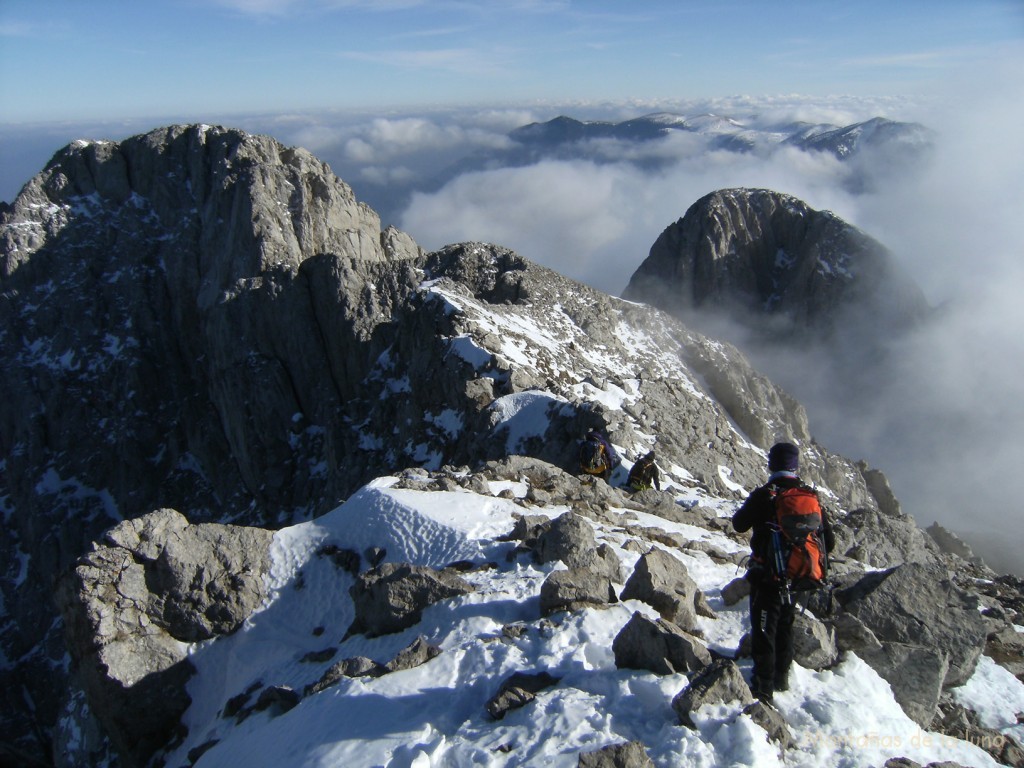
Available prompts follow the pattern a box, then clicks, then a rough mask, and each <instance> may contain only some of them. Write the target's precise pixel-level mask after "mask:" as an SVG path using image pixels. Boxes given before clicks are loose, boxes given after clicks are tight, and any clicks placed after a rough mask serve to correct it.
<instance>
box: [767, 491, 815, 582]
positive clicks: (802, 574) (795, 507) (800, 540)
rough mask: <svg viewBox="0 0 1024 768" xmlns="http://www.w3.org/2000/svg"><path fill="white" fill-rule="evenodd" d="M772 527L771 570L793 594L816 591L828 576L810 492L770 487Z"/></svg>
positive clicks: (813, 500)
mask: <svg viewBox="0 0 1024 768" xmlns="http://www.w3.org/2000/svg"><path fill="white" fill-rule="evenodd" d="M772 498H773V499H774V502H775V524H774V525H773V526H772V531H773V536H772V540H773V542H776V543H775V544H774V546H775V549H776V551H775V553H774V555H775V556H774V558H773V560H774V562H773V566H774V570H775V574H776V576H777V577H778V578H779V579H785V580H787V581H788V582H789V584H790V587H791V588H792V589H796V590H802V589H816V588H818V587H820V586H821V584H822V582H823V581H824V580H825V576H826V575H827V572H828V559H827V557H826V553H825V546H824V542H823V541H822V525H823V514H822V511H821V505H820V504H819V503H818V494H817V493H816V492H815V491H814V489H813V488H810V487H809V486H806V485H800V486H797V487H795V488H779V487H778V486H772Z"/></svg>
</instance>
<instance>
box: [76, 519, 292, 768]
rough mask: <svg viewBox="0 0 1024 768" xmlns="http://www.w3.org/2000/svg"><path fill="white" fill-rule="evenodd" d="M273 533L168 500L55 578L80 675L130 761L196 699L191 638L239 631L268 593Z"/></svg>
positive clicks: (140, 761) (138, 759)
mask: <svg viewBox="0 0 1024 768" xmlns="http://www.w3.org/2000/svg"><path fill="white" fill-rule="evenodd" d="M271 538H272V533H271V532H270V531H267V530H264V529H261V528H248V527H241V526H235V525H220V524H218V523H207V524H202V525H190V524H189V522H188V520H186V519H185V517H184V516H183V515H181V514H180V513H178V512H176V511H175V510H173V509H161V510H157V511H155V512H152V513H150V514H149V515H144V516H143V517H141V518H138V519H135V520H126V521H124V522H123V523H121V524H119V525H117V526H115V527H114V528H113V529H112V530H110V531H109V532H108V533H107V535H106V537H105V539H104V541H103V542H102V543H101V544H98V545H96V546H95V547H94V549H93V550H92V551H91V552H89V553H88V554H87V555H85V556H83V557H81V558H80V559H79V560H78V561H77V563H76V564H75V567H74V568H73V569H72V570H70V571H68V572H67V573H65V574H64V576H63V577H62V578H61V579H60V581H59V582H58V588H57V594H56V603H57V606H58V608H59V610H60V612H61V616H62V618H63V620H64V626H65V628H66V631H65V640H66V643H67V647H68V651H69V653H70V655H71V660H72V663H73V665H74V668H75V670H76V671H77V675H78V680H79V681H80V684H81V685H82V687H83V689H84V690H85V692H86V694H87V696H88V699H89V703H90V705H91V707H92V709H93V711H94V712H95V714H96V716H97V719H98V720H99V721H100V722H101V723H102V724H103V726H104V729H105V731H106V733H107V734H108V735H109V736H110V738H111V741H112V742H113V744H114V746H115V747H116V748H117V750H118V752H119V753H120V755H121V758H122V760H123V761H124V763H125V765H144V764H145V762H146V760H147V758H148V757H149V756H150V755H151V754H152V752H153V751H154V750H155V749H157V748H158V747H160V746H162V745H163V744H164V743H165V742H166V741H167V740H168V738H169V737H170V736H171V735H172V734H173V732H174V729H175V727H176V722H177V719H178V718H179V717H180V716H181V714H182V713H183V712H184V711H185V709H186V708H187V707H188V705H189V703H190V701H191V699H190V698H189V696H188V693H187V692H186V690H185V684H186V682H187V681H188V679H189V677H191V675H192V673H193V668H192V664H191V662H190V661H189V659H188V656H187V653H186V650H185V649H186V645H185V643H188V642H195V641H198V640H206V639H209V638H211V637H213V636H214V635H217V634H227V633H230V632H233V631H234V630H235V629H237V628H238V627H239V626H240V625H241V624H242V622H243V621H244V620H245V619H246V618H247V617H248V616H249V615H250V614H251V613H252V612H253V611H254V610H255V609H256V607H257V606H259V604H260V603H261V602H262V600H263V599H264V598H265V597H266V587H265V583H264V576H265V575H266V574H267V572H268V571H269V568H270V551H269V550H270V542H271Z"/></svg>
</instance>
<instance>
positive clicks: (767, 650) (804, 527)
mask: <svg viewBox="0 0 1024 768" xmlns="http://www.w3.org/2000/svg"><path fill="white" fill-rule="evenodd" d="M799 463H800V450H799V448H797V447H796V446H795V445H793V444H792V443H776V444H775V445H773V446H772V447H771V450H770V451H769V452H768V472H769V473H770V474H769V477H768V482H767V483H765V484H764V485H762V486H761V487H760V488H756V489H755V490H754V491H752V492H751V494H750V495H749V496H748V497H747V500H746V501H744V502H743V505H742V506H741V507H740V508H739V509H738V510H737V511H736V514H734V515H733V517H732V525H733V528H735V529H736V530H737V531H739V532H740V533H743V532H744V531H749V530H751V528H753V533H752V534H751V537H750V550H751V554H750V566H749V569H748V571H747V579H748V580H749V581H750V638H751V646H752V648H751V650H752V655H753V658H754V671H753V676H752V678H751V686H750V687H751V690H752V691H753V693H754V695H755V696H757V698H759V699H760V700H761V701H763V702H765V703H768V704H772V703H773V695H774V693H775V692H776V691H785V690H787V689H788V687H789V670H790V667H791V666H792V664H793V620H794V617H795V616H796V606H795V605H794V600H793V591H794V590H796V591H799V590H806V589H813V588H815V587H816V586H820V585H821V583H822V581H823V580H824V578H825V576H826V573H825V571H826V567H827V556H826V554H827V553H828V552H831V551H832V548H833V547H834V546H835V537H834V535H833V533H832V527H831V525H830V523H829V521H828V517H827V515H826V513H825V510H824V509H822V507H821V505H820V504H819V503H818V500H817V494H816V493H815V492H814V490H813V489H812V488H811V487H810V486H808V485H805V484H804V483H803V481H802V480H801V479H800V476H799V475H798V474H797V471H798V469H799Z"/></svg>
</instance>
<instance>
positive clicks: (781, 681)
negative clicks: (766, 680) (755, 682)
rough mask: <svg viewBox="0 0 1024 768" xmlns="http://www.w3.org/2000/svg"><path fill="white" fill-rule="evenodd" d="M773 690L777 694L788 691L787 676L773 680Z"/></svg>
mask: <svg viewBox="0 0 1024 768" xmlns="http://www.w3.org/2000/svg"><path fill="white" fill-rule="evenodd" d="M775 690H776V691H778V692H779V693H784V692H785V691H788V690H789V675H785V676H783V677H777V678H775Z"/></svg>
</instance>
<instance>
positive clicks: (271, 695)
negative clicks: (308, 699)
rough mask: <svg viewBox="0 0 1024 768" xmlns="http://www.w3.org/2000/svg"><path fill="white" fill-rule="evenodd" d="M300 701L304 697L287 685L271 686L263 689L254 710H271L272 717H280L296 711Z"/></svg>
mask: <svg viewBox="0 0 1024 768" xmlns="http://www.w3.org/2000/svg"><path fill="white" fill-rule="evenodd" d="M300 701H302V696H300V695H299V694H298V693H297V692H296V691H293V690H292V689H291V688H289V687H288V686H287V685H271V686H269V687H267V688H264V689H263V692H262V693H261V694H260V697H259V698H258V699H257V700H256V705H255V706H254V707H253V709H254V710H255V711H256V712H265V711H267V710H270V716H271V717H278V716H279V715H283V714H284V713H285V712H288V711H289V710H291V709H294V708H295V707H296V706H298V704H299V702H300Z"/></svg>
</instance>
